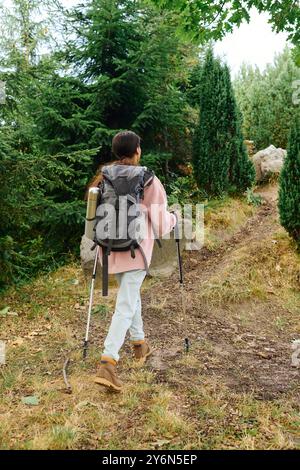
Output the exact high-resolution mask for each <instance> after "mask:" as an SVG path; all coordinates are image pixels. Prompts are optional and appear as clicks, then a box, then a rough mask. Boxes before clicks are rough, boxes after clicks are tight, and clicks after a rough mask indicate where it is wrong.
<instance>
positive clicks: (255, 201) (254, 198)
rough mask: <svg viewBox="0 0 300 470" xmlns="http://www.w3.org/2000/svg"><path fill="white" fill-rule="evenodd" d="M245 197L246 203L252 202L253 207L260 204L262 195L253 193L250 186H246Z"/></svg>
mask: <svg viewBox="0 0 300 470" xmlns="http://www.w3.org/2000/svg"><path fill="white" fill-rule="evenodd" d="M246 197H247V202H248V204H252V205H253V206H255V207H258V206H260V205H261V204H262V201H263V199H262V197H261V196H260V195H259V194H254V192H253V189H252V188H248V189H247V191H246Z"/></svg>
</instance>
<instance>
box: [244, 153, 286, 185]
mask: <svg viewBox="0 0 300 470" xmlns="http://www.w3.org/2000/svg"><path fill="white" fill-rule="evenodd" d="M285 157H286V150H284V149H281V148H276V147H274V145H270V147H268V148H266V149H264V150H260V151H259V152H257V153H256V154H255V155H254V156H253V158H252V161H253V163H254V166H255V171H256V181H257V182H261V181H265V180H267V179H268V178H270V177H271V176H272V175H279V174H280V172H281V169H282V166H283V162H284V159H285Z"/></svg>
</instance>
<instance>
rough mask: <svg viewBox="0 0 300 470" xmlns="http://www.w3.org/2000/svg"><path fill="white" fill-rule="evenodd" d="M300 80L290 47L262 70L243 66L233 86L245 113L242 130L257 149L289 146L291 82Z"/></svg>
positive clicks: (292, 112)
mask: <svg viewBox="0 0 300 470" xmlns="http://www.w3.org/2000/svg"><path fill="white" fill-rule="evenodd" d="M299 79H300V68H299V67H297V66H296V65H295V63H294V60H293V58H292V54H291V51H290V50H289V49H288V48H287V49H285V51H284V52H283V53H282V54H280V55H278V56H277V57H276V58H275V60H274V63H273V64H271V65H268V66H267V67H266V69H265V70H264V71H263V72H261V71H260V70H259V69H258V68H253V67H251V66H245V65H244V66H243V67H242V68H241V70H240V73H239V76H238V78H237V80H236V81H235V83H234V88H235V92H236V96H237V102H238V105H239V108H240V110H241V112H242V114H243V132H244V135H245V138H246V139H249V140H254V142H255V145H256V147H257V149H258V150H260V149H263V148H266V147H268V146H269V145H271V144H273V145H275V146H276V147H282V148H286V147H287V140H288V135H289V129H290V127H291V123H292V120H293V115H294V104H293V99H292V97H293V90H292V84H293V83H297V81H298V80H299Z"/></svg>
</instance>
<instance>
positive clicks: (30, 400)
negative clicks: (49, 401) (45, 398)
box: [21, 395, 40, 406]
mask: <svg viewBox="0 0 300 470" xmlns="http://www.w3.org/2000/svg"><path fill="white" fill-rule="evenodd" d="M21 401H22V403H24V405H29V406H37V405H38V404H39V402H40V400H39V399H38V397H36V396H35V395H32V396H29V397H22V398H21Z"/></svg>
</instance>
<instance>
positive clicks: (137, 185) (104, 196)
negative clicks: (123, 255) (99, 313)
mask: <svg viewBox="0 0 300 470" xmlns="http://www.w3.org/2000/svg"><path fill="white" fill-rule="evenodd" d="M102 175H103V181H102V182H101V183H100V192H99V196H98V201H97V210H96V216H95V225H94V231H95V235H94V246H93V247H92V249H95V247H96V246H97V245H100V246H101V247H102V254H103V258H102V290H103V292H102V295H103V296H105V295H107V293H108V256H109V255H110V253H111V252H112V251H130V252H131V256H132V258H135V250H136V249H139V250H140V252H141V254H142V256H143V259H144V263H145V270H146V271H148V264H147V260H146V257H145V253H144V251H143V249H142V247H141V246H140V243H141V241H142V240H143V238H142V236H141V232H140V230H139V229H140V223H141V218H140V217H141V212H140V207H139V204H140V202H141V201H142V199H143V198H144V189H145V187H146V186H149V185H150V184H151V183H152V182H153V178H154V173H153V172H152V171H150V170H148V169H147V168H146V167H142V166H134V165H120V164H114V165H109V166H105V167H103V169H102ZM154 236H155V238H156V241H157V243H158V244H159V245H160V246H161V244H160V241H159V240H158V239H157V237H156V235H155V234H154Z"/></svg>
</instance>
